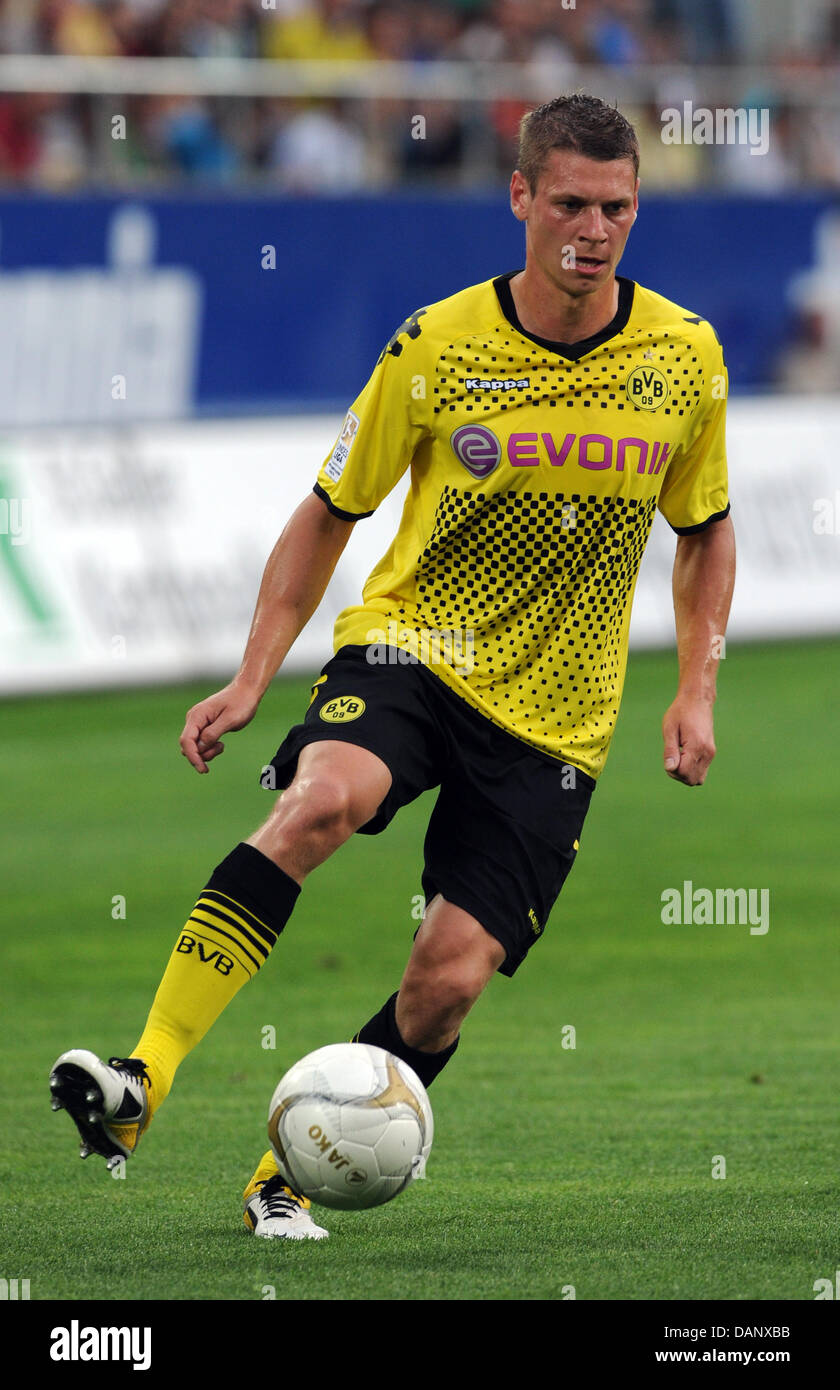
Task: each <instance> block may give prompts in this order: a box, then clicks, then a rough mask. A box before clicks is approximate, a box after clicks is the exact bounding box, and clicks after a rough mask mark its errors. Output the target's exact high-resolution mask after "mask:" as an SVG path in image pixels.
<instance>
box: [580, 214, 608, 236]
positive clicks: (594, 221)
mask: <svg viewBox="0 0 840 1390" xmlns="http://www.w3.org/2000/svg"><path fill="white" fill-rule="evenodd" d="M580 235H581V236H582V237H583V239H584V240H585V241H606V239H607V228H606V223H605V221H604V214H603V213H602V211H601V209H600V208H586V210H585V212H584V214H583V219H582V222H581V224H580Z"/></svg>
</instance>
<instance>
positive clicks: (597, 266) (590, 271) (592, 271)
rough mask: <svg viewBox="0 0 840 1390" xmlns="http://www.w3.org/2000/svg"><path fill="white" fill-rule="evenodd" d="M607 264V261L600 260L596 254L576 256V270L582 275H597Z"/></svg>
mask: <svg viewBox="0 0 840 1390" xmlns="http://www.w3.org/2000/svg"><path fill="white" fill-rule="evenodd" d="M606 264H607V263H606V261H599V260H598V259H597V257H595V256H575V270H579V271H580V272H581V274H582V275H597V274H598V271H599V270H602V269H603V267H604V266H605V265H606Z"/></svg>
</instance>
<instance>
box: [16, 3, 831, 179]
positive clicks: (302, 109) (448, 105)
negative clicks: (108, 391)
mask: <svg viewBox="0 0 840 1390" xmlns="http://www.w3.org/2000/svg"><path fill="white" fill-rule="evenodd" d="M785 10H788V11H790V10H795V11H796V14H797V16H798V18H797V21H796V24H795V25H794V26H793V28H791V24H790V16H789V15H788V16H787V18H786V17H785ZM774 17H775V18H776V19H777V20H778V23H777V24H776V25H775V27H774V24H773V23H772V22H768V21H771V20H773V18H774ZM797 26H798V27H797ZM0 53H2V54H5V55H7V61H8V60H9V59H10V58H12V57H13V56H14V55H18V54H52V55H69V56H73V55H75V56H84V57H118V56H126V57H135V58H136V57H140V58H143V57H146V58H154V57H169V58H171V57H181V58H192V59H204V58H218V57H226V58H240V59H250V58H266V59H269V60H272V59H274V60H283V59H286V60H300V59H308V58H319V59H337V60H346V61H348V62H357V61H359V60H369V61H377V60H383V59H385V60H387V59H390V60H400V61H403V62H408V63H410V64H424V63H428V62H430V61H433V60H437V59H447V60H463V61H465V62H475V61H481V60H484V61H489V62H506V63H510V64H513V65H518V66H521V68H522V69H523V71H524V72H526V73H537V74H540V75H549V74H550V76H551V80H552V87H553V89H555V90H562V89H569V88H574V87H576V86H579V85H580V84H581V80H582V77H583V70H584V67H585V66H586V65H598V66H600V67H601V69H604V68H607V69H609V68H610V67H613V66H621V67H622V68H624V69H625V70H629V69H634V68H640V69H641V68H643V67H647V68H655V69H657V70H658V71H660V72H661V74H662V79H661V82H660V83H658V84H657V85H656V90H648V91H646V92H645V95H644V99H640V104H639V105H638V106H637V107H636V108H634V109H632V110H628V115H630V116H631V118H632V119H633V120H634V121H635V123H636V125H637V129H638V131H639V136H640V143H641V146H642V161H643V169H644V176H645V182H646V185H647V187H649V188H655V187H661V188H690V187H695V186H701V185H702V186H706V185H710V184H711V185H713V186H720V187H724V188H732V189H749V190H762V189H767V190H776V189H780V188H785V187H792V186H814V187H829V188H833V187H840V109H838V107H837V105H834V106H831V105H829V106H828V107H827V108H822V109H821V110H820V112H819V114H816V112H815V110H814V109H813V108H808V107H805V106H803V105H802V104H801V103H798V102H796V101H791V100H790V99H789V97H788V96H787V95H786V87H787V84H786V81H785V78H786V75H791V74H794V75H796V76H797V77H799V78H801V77H802V76H803V74H805V75H807V74H809V73H811V72H813V73H818V74H820V75H822V74H823V73H825V72H826V71H828V72H831V70H832V69H838V68H840V0H801V3H800V4H799V5H797V6H796V7H791V6H789V5H787V4H786V0H784V2H783V0H446V3H444V2H443V0H410V3H409V0H0ZM755 61H758V62H760V63H762V64H763V65H764V67H763V68H762V71H763V72H764V73H766V74H767V76H766V80H764V81H763V82H762V83H761V84H759V85H756V84H755V83H754V82H753V83H752V84H750V82H748V81H747V79H746V78H744V80H743V82H741V83H740V84H739V80H738V78H737V76H736V77H735V78H734V79H733V86H734V87H735V88H736V91H735V93H734V96H733V104H735V102H736V101H737V103H738V104H740V105H742V106H743V107H744V108H746V109H752V108H757V109H765V108H766V109H767V110H768V111H769V112H770V120H771V129H772V139H771V141H770V144H769V148H768V150H767V152H766V153H765V154H764V156H763V157H762V158H760V159H759V158H753V157H751V155H750V151H749V149H748V148H747V147H746V146H745V145H743V144H741V145H739V144H732V145H710V146H703V145H699V144H689V143H686V144H672V145H665V144H663V142H662V138H661V137H662V110H663V108H665V107H669V106H673V105H677V106H681V104H682V102H683V101H685V100H687V99H689V100H690V99H692V98H694V99H695V100H697V101H702V92H701V91H698V90H697V88H696V83H695V78H693V77H692V72H691V69H692V68H693V69H694V74H695V77H696V72H697V69H698V67H700V66H702V65H704V64H746V63H751V62H755ZM467 71H468V70H466V69H465V72H467ZM465 80H467V79H465ZM739 87H740V88H742V89H739ZM838 89H840V84H838ZM601 94H602V95H603V94H605V93H601ZM526 104H527V103H525V102H523V101H514V100H491V101H489V102H488V103H486V104H476V103H470V102H460V101H444V100H439V99H438V100H435V101H434V102H430V101H424V102H423V103H422V104H418V99H417V98H415V99H414V100H413V101H411V100H395V99H393V98H388V99H386V98H383V97H377V96H375V95H373V94H372V95H371V96H369V97H366V98H365V99H364V100H361V99H347V98H345V99H342V100H338V99H330V100H314V99H308V100H300V99H296V98H295V99H292V98H267V97H256V98H253V99H251V98H246V99H242V98H212V99H210V98H204V97H199V96H196V95H187V94H185V95H183V96H179V97H172V96H166V97H161V96H149V95H145V96H142V95H138V96H134V97H130V98H129V97H123V98H119V99H114V98H101V97H100V98H91V97H89V96H87V95H84V94H81V95H64V94H55V93H50V92H48V91H46V92H35V91H27V92H20V93H8V92H7V93H6V94H5V95H2V96H0V181H2V183H4V184H5V185H6V186H24V187H46V188H61V187H74V186H78V185H80V184H83V183H86V182H87V183H90V182H93V183H107V184H116V185H117V186H126V185H131V184H135V185H136V184H141V185H142V184H149V183H154V184H159V183H161V182H164V183H166V182H177V183H182V182H183V181H184V180H197V181H202V182H211V183H216V184H219V183H223V184H226V183H236V184H243V183H245V184H247V183H262V184H266V183H268V184H271V185H273V186H281V187H286V188H289V189H293V190H295V191H312V192H345V191H347V192H349V191H353V190H357V189H363V188H376V187H382V186H387V185H388V184H392V183H399V182H406V181H417V180H428V179H430V178H431V179H434V180H436V181H438V182H450V183H453V184H457V185H459V186H465V185H469V184H476V183H487V182H490V181H492V180H493V179H494V178H502V177H504V176H506V174H507V170H508V169H509V167H510V160H511V152H512V149H513V142H514V137H515V132H516V128H517V125H518V120H519V116H520V114H521V112H522V110H523V109H525V106H526ZM625 109H626V108H625ZM114 114H121V115H123V116H124V117H125V122H124V131H123V132H122V134H121V138H117V139H115V138H110V136H111V135H112V133H113V131H112V118H113V115H114ZM415 114H422V115H423V117H424V122H425V125H424V129H423V135H422V138H417V128H416V125H412V117H413V116H414V115H415ZM646 156H649V157H646Z"/></svg>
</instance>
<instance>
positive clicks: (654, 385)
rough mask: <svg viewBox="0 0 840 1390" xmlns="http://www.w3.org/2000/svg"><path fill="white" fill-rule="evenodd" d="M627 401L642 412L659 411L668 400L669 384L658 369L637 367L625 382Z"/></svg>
mask: <svg viewBox="0 0 840 1390" xmlns="http://www.w3.org/2000/svg"><path fill="white" fill-rule="evenodd" d="M625 390H626V392H627V399H628V400H629V402H630V404H631V405H635V406H638V408H639V409H640V410H658V409H659V407H660V406H661V405H662V404H663V403H664V402H665V401H666V400H667V397H668V382H667V381H666V380H665V377H664V376H663V375H662V372H660V371H659V369H658V367H637V368H636V369H635V371H633V372H631V373H630V375H629V376H628V378H627V381H626V382H625Z"/></svg>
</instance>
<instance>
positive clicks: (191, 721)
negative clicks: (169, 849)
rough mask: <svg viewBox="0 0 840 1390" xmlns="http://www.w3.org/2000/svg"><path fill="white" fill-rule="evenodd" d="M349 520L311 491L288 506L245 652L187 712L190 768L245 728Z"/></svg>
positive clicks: (317, 597) (184, 739)
mask: <svg viewBox="0 0 840 1390" xmlns="http://www.w3.org/2000/svg"><path fill="white" fill-rule="evenodd" d="M353 525H354V522H353V521H350V520H345V519H343V518H341V517H338V516H335V515H334V514H333V512H331V511H330V510H329V509H328V508H327V506H326V503H325V502H323V501H322V500H321V498H320V497H318V496H316V495H315V494H314V493H311V494H310V495H309V496H308V497H306V498H305V499H304V501H303V502H301V504H300V506H299V507H298V508H297V510H296V511H295V512H293V514H292V516H291V518H290V519H289V521H288V523H287V525H286V526H285V528H284V530H283V532H282V534H281V536H280V538H279V540H278V542H277V544H276V545H275V547H274V549H273V550H272V552H271V555H270V556H269V558H268V563H267V565H266V567H265V572H264V574H263V578H262V584H261V585H260V592H259V596H258V598H257V606H256V609H255V610H254V618H253V622H252V623H251V631H250V633H249V636H248V642H247V645H246V647H245V655H244V656H243V658H242V664H241V666H240V668H239V671H238V672H237V674H236V675H235V676H234V678H233V680H232V681H231V682H230V684H229V685H226V686H225V687H224V689H223V690H219V691H217V692H216V694H215V695H210V696H208V698H207V699H206V700H201V701H200V702H199V704H197V705H194V706H193V708H192V709H191V710H190V711H189V713H188V714H187V718H186V723H185V725H184V731H183V733H182V734H181V740H180V742H181V752H182V753H183V754H184V757H185V758H188V759H189V761H190V762H191V763H192V765H193V767H194V768H195V770H196V772H208V771H209V769H208V767H207V764H208V763H209V762H211V761H212V760H213V758H216V757H218V755H219V754H220V753H223V752H224V744H223V743H221V742H220V740H221V738H222V735H223V734H226V733H231V732H233V731H235V730H237V729H244V727H245V725H246V724H249V723H250V722H251V720H252V719H253V717H254V715H255V714H256V712H257V709H258V707H259V703H260V700H261V699H262V697H263V695H264V694H265V692H266V690H267V688H268V686H269V684H270V683H271V681H272V679H273V678H274V676H275V675H276V673H277V671H278V670H279V669H280V666H281V665H282V664H283V662H284V660H285V658H286V655H287V653H288V651H289V648H290V647H291V646H292V643H293V642H294V641H295V639H296V638H297V637H298V636H299V634H300V633H301V632H302V631H303V629H304V627H305V626H306V624H307V623H308V622H309V619H310V618H311V617H312V614H313V613H314V612H315V609H316V608H317V607H318V604H319V603H320V602H321V599H322V598H323V596H324V591H325V589H326V587H327V585H328V584H329V582H330V578H331V576H332V573H333V570H334V569H335V567H336V564H337V563H338V559H339V556H340V555H341V552H342V551H343V549H344V547H345V545H346V544H347V541H348V540H349V538H350V532H351V531H352V530H353Z"/></svg>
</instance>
